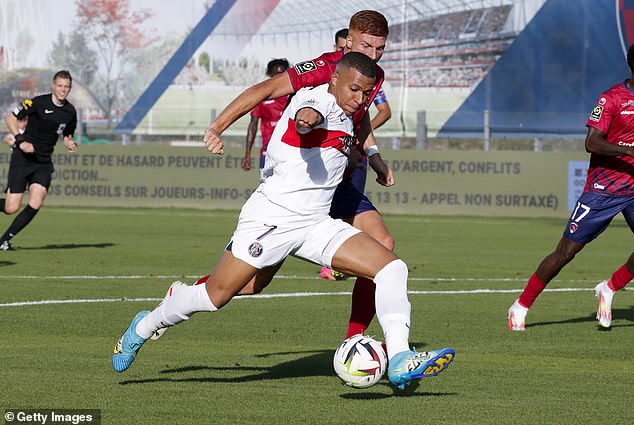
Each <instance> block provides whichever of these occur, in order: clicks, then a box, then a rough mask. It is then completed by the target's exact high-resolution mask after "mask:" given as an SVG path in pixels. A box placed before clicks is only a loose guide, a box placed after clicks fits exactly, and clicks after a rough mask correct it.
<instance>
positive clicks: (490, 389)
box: [0, 207, 634, 424]
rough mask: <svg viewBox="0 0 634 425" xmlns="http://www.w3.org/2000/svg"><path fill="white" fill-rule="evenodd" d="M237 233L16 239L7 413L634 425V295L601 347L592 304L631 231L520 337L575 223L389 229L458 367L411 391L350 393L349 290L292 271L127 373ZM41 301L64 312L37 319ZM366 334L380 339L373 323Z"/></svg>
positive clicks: (415, 221)
mask: <svg viewBox="0 0 634 425" xmlns="http://www.w3.org/2000/svg"><path fill="white" fill-rule="evenodd" d="M236 217H237V213H236V212H224V211H200V210H178V209H107V208H99V209H96V208H95V209H89V208H52V207H45V208H44V209H43V210H42V212H41V213H40V214H39V215H38V217H37V218H36V220H35V221H34V222H33V223H32V225H31V226H30V227H28V228H27V229H26V230H25V231H24V232H23V233H21V234H20V235H18V236H17V237H16V238H15V239H14V244H15V246H16V247H17V248H18V249H19V250H18V251H15V252H1V253H0V271H1V272H2V273H1V274H0V290H1V292H0V293H1V295H0V341H2V349H1V350H0V377H1V378H0V385H1V386H2V390H1V391H0V394H2V395H1V396H0V408H2V409H17V408H21V409H38V408H40V409H62V408H65V409H101V411H102V423H107V424H163V423H164V424H167V423H173V424H344V423H349V424H387V423H393V424H399V423H422V424H597V423H602V424H627V423H632V422H634V411H633V410H632V405H633V403H634V392H633V391H632V382H634V381H633V379H634V362H633V361H632V355H633V351H634V350H633V349H634V293H633V292H632V291H629V290H628V291H623V292H620V293H618V294H617V296H616V297H615V301H614V306H613V307H614V309H613V314H614V322H613V327H612V329H611V331H601V330H599V329H598V328H597V324H596V321H595V319H594V315H595V311H596V310H595V309H596V305H597V303H596V300H595V298H594V294H593V292H592V288H593V286H594V285H595V284H596V283H597V282H598V281H600V280H602V279H605V278H608V277H609V275H610V273H612V271H613V270H615V269H616V268H617V267H619V266H620V265H621V264H622V263H623V262H624V261H625V259H626V257H627V256H628V255H629V254H630V252H631V250H632V245H631V241H632V235H631V232H630V231H629V229H628V228H627V226H626V225H625V224H624V223H623V221H622V220H619V221H616V222H615V223H613V224H612V226H611V227H610V228H609V229H608V230H607V231H606V232H605V233H604V234H603V235H602V236H601V237H600V238H599V239H598V240H597V241H595V242H593V243H592V244H591V245H589V246H588V247H587V248H586V249H585V250H584V251H582V252H581V253H580V254H579V255H578V257H577V258H576V259H575V261H574V262H573V263H571V264H570V265H569V266H568V267H567V268H566V269H564V271H563V272H562V273H561V274H560V276H558V277H557V279H556V280H554V281H553V282H552V283H551V285H550V286H549V288H548V289H549V290H550V291H548V292H545V293H544V294H542V296H541V297H540V299H539V300H538V301H537V302H536V304H535V306H534V307H533V309H532V310H531V312H530V313H529V316H528V320H527V331H526V332H523V333H513V332H510V331H508V330H507V329H506V310H507V308H508V306H509V305H510V304H511V302H512V301H513V300H514V299H515V298H516V297H517V296H518V293H519V291H520V290H521V289H522V288H523V287H524V285H525V282H526V279H527V278H528V277H529V276H530V274H531V273H532V272H533V270H534V268H535V266H536V265H537V263H538V262H539V261H540V260H541V258H543V256H544V255H546V254H547V253H548V252H550V251H551V250H552V249H553V248H554V246H555V244H556V242H557V241H558V239H559V237H560V235H561V232H562V230H563V226H564V220H561V219H527V218H512V219H511V218H509V219H501V218H482V217H414V216H387V217H386V222H387V224H388V227H389V228H390V229H391V230H392V232H393V234H394V236H395V239H396V242H397V252H398V254H399V255H400V256H401V257H402V258H403V259H404V260H405V261H406V262H407V264H408V266H409V269H410V283H409V290H410V302H411V304H412V327H411V337H410V341H411V343H412V345H414V346H416V348H417V349H419V350H427V349H435V348H441V347H445V346H450V347H454V348H455V349H456V353H457V354H456V359H455V361H454V363H453V364H452V365H451V366H450V367H449V368H448V369H447V370H446V371H445V372H443V373H442V374H441V375H440V376H438V377H435V378H429V379H425V380H422V381H421V382H420V385H419V386H418V387H417V388H415V389H413V390H412V391H408V392H402V393H397V392H395V391H393V390H392V389H391V387H390V386H389V385H388V383H387V380H386V379H385V378H384V379H383V380H382V381H381V382H380V383H379V384H377V385H376V386H374V387H371V388H369V389H366V390H354V389H352V388H349V387H346V386H344V385H342V384H341V383H340V382H339V380H338V378H337V377H336V376H335V374H334V371H333V369H332V355H333V353H334V350H335V349H336V347H337V346H338V345H339V343H340V342H341V340H342V339H343V335H344V332H345V326H346V323H347V317H348V314H349V305H350V295H349V293H350V291H351V289H352V281H351V280H348V281H343V282H326V281H323V280H320V279H319V278H318V267H317V266H315V265H311V264H308V263H305V262H302V261H299V260H295V259H289V260H288V261H287V262H286V264H285V265H284V267H283V268H282V270H281V271H280V276H279V277H278V278H276V279H275V280H274V281H273V283H272V284H271V286H270V287H269V288H267V291H266V294H267V295H268V296H270V297H254V298H242V299H236V300H234V301H232V302H231V303H230V304H229V305H227V306H226V307H225V308H223V309H222V310H221V311H220V312H217V313H213V314H198V315H195V316H194V317H192V318H191V320H189V321H188V322H186V323H183V324H181V325H179V326H177V327H176V328H173V329H171V330H170V331H169V332H168V333H167V334H166V335H165V336H164V338H163V339H162V340H161V341H158V342H153V341H150V342H148V343H147V344H146V345H145V346H144V347H143V349H142V350H141V351H140V353H139V356H138V358H137V361H136V362H135V363H134V364H133V365H132V367H131V368H130V369H129V370H128V371H127V372H125V373H123V374H117V373H115V372H114V371H113V370H112V367H111V365H110V355H111V353H112V349H113V345H114V343H115V341H116V340H117V339H118V338H119V336H120V335H121V333H122V332H123V331H124V329H125V328H126V327H127V326H128V324H129V322H130V320H131V319H132V317H133V316H134V314H135V313H136V312H137V311H139V310H142V309H151V308H153V307H154V306H155V305H156V303H157V300H158V299H160V298H162V296H163V294H164V292H165V290H166V288H167V287H168V285H169V283H170V282H171V281H172V280H175V279H177V278H179V279H185V280H186V281H187V282H191V281H193V277H194V276H199V275H203V274H206V273H208V272H210V271H211V269H212V268H213V266H214V264H215V261H216V260H217V259H218V257H219V255H220V253H221V251H222V249H223V247H224V245H225V243H226V242H227V241H228V238H229V237H230V235H231V232H232V230H233V227H234V225H235V222H236ZM8 222H9V218H7V217H5V218H4V219H3V220H2V221H1V222H0V226H5V227H6V226H7V225H8ZM564 289H569V290H564ZM555 290H557V291H555ZM280 294H286V295H288V296H286V297H281V296H273V295H280ZM298 294H303V295H304V296H297V295H298ZM39 301H58V302H60V303H34V304H26V303H28V302H39ZM89 301H92V302H89ZM369 333H370V334H373V335H375V336H376V337H377V338H379V339H381V338H382V334H381V331H380V329H379V327H378V326H377V324H376V323H373V325H372V327H371V329H370V332H369Z"/></svg>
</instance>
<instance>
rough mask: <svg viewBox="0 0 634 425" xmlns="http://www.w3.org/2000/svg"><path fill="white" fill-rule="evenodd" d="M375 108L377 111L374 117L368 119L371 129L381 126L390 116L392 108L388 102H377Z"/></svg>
mask: <svg viewBox="0 0 634 425" xmlns="http://www.w3.org/2000/svg"><path fill="white" fill-rule="evenodd" d="M376 109H377V111H378V112H377V113H376V115H375V116H374V118H372V121H370V124H371V125H372V129H373V130H376V129H377V128H379V127H381V126H382V125H383V124H385V123H386V122H387V120H389V119H390V118H392V108H391V107H390V104H389V103H388V102H383V103H379V104H378V105H376Z"/></svg>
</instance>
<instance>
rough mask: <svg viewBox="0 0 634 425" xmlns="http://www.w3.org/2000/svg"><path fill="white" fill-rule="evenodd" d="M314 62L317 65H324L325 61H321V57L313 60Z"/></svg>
mask: <svg viewBox="0 0 634 425" xmlns="http://www.w3.org/2000/svg"><path fill="white" fill-rule="evenodd" d="M315 63H316V64H317V66H324V65H326V62H324V61H322V60H321V59H319V60H318V61H315Z"/></svg>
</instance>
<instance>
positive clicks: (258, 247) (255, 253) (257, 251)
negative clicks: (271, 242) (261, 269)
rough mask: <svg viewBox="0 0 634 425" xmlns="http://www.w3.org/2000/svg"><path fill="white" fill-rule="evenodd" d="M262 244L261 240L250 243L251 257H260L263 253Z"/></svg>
mask: <svg viewBox="0 0 634 425" xmlns="http://www.w3.org/2000/svg"><path fill="white" fill-rule="evenodd" d="M262 250H263V248H262V244H261V243H260V242H253V243H252V244H251V245H249V255H250V256H251V257H259V256H260V255H262Z"/></svg>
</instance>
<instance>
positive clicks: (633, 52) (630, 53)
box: [627, 44, 634, 74]
mask: <svg viewBox="0 0 634 425" xmlns="http://www.w3.org/2000/svg"><path fill="white" fill-rule="evenodd" d="M627 66H629V67H630V71H632V73H633V74H634V44H632V45H631V46H630V48H629V49H627Z"/></svg>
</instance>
